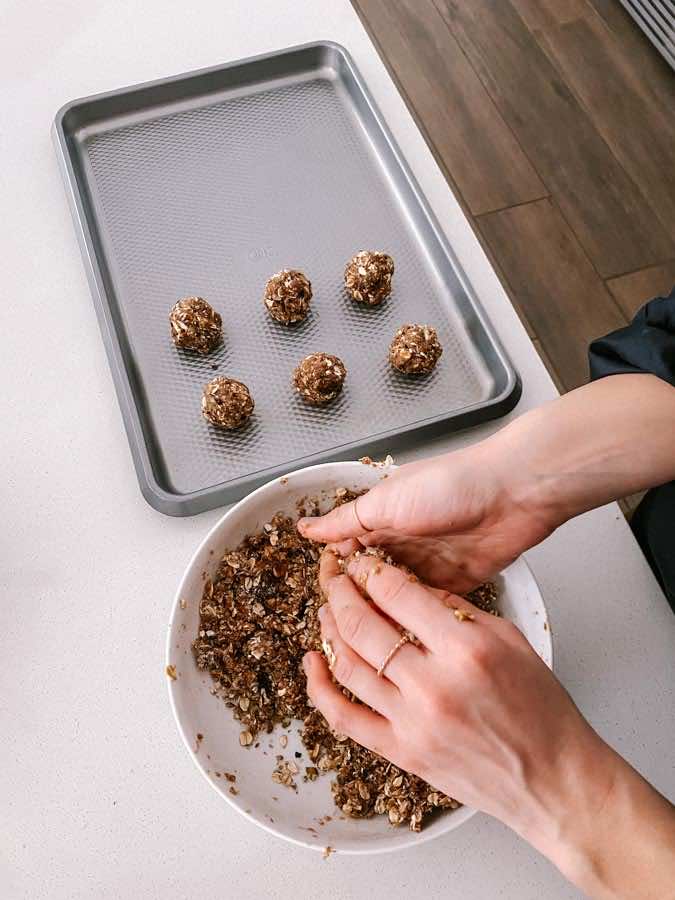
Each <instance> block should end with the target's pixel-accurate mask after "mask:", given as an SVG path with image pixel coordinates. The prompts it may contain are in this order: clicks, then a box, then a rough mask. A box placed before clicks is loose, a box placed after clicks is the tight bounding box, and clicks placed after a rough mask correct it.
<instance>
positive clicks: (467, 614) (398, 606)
mask: <svg viewBox="0 0 675 900" xmlns="http://www.w3.org/2000/svg"><path fill="white" fill-rule="evenodd" d="M347 571H348V573H349V574H350V575H351V576H352V578H353V579H354V580H355V581H356V583H357V584H361V585H363V587H364V590H365V591H366V593H367V594H368V596H369V597H371V598H372V600H373V601H374V602H375V603H376V604H377V606H378V607H379V608H380V609H381V610H382V611H383V612H384V613H385V614H386V615H387V616H389V617H390V618H391V619H393V620H394V621H396V622H399V623H400V624H401V625H402V626H403V627H404V628H405V629H406V630H408V631H411V632H412V633H413V634H414V635H415V636H416V637H417V638H419V640H421V641H422V643H423V644H424V645H425V646H426V647H428V648H429V649H430V650H436V651H441V650H445V649H446V648H447V641H448V638H449V637H450V636H451V629H452V628H453V627H454V625H455V624H456V622H457V621H458V620H461V621H469V622H470V621H474V620H475V618H476V614H477V613H479V612H480V610H478V609H476V607H474V606H472V604H470V603H469V602H468V601H466V600H464V599H463V598H461V597H457V596H455V595H454V594H447V593H445V592H436V591H432V590H430V589H429V588H428V587H426V585H423V584H421V583H420V582H419V580H418V579H417V577H416V576H415V575H412V574H411V573H409V572H403V571H402V570H401V569H398V568H397V567H396V566H391V565H388V564H387V563H384V562H383V561H382V560H379V559H377V557H374V556H369V555H368V554H361V555H359V556H358V557H355V558H353V559H352V560H351V561H350V562H349V564H348V566H347ZM456 610H458V611H459V610H463V611H464V613H463V617H462V616H458V615H457V612H456ZM449 611H451V612H452V613H453V615H448V612H449Z"/></svg>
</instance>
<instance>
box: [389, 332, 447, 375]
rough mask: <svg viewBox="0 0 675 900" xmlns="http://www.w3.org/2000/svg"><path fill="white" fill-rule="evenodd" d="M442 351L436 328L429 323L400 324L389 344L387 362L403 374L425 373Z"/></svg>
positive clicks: (430, 368)
mask: <svg viewBox="0 0 675 900" xmlns="http://www.w3.org/2000/svg"><path fill="white" fill-rule="evenodd" d="M442 353H443V348H442V347H441V344H440V341H439V340H438V335H437V334H436V329H435V328H432V327H431V325H402V326H401V327H400V328H399V329H398V331H397V332H396V334H395V335H394V339H393V341H392V342H391V344H390V345H389V362H390V363H391V365H392V366H393V367H394V368H395V369H396V370H397V371H398V372H403V373H404V374H405V375H426V374H427V373H428V372H431V370H432V369H433V368H434V367H435V365H436V363H437V362H438V360H439V359H440V358H441V354H442Z"/></svg>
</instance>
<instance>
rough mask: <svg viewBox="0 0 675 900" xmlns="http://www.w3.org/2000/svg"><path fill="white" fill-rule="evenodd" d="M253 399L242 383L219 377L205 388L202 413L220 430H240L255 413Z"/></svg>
mask: <svg viewBox="0 0 675 900" xmlns="http://www.w3.org/2000/svg"><path fill="white" fill-rule="evenodd" d="M254 406H255V403H254V402H253V397H251V394H250V393H249V390H248V388H247V387H246V385H245V384H242V383H241V381H235V380H234V378H224V377H223V376H222V375H219V376H218V377H217V378H214V379H213V380H212V381H209V383H208V384H207V385H205V386H204V391H203V393H202V413H203V414H204V418H205V419H206V420H207V421H208V422H210V423H211V424H212V425H217V426H218V428H239V426H240V425H243V424H244V422H245V421H246V420H247V419H248V418H249V416H250V415H251V413H252V412H253V407H254Z"/></svg>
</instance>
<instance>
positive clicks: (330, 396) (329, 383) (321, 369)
mask: <svg viewBox="0 0 675 900" xmlns="http://www.w3.org/2000/svg"><path fill="white" fill-rule="evenodd" d="M346 376H347V369H346V368H345V364H344V363H343V362H342V360H341V359H339V358H338V357H337V356H331V354H330V353H312V354H310V355H309V356H306V357H305V358H304V359H303V360H302V362H301V363H300V365H299V366H298V367H297V368H296V370H295V372H294V373H293V384H294V385H295V389H296V391H297V392H298V393H299V394H300V396H301V397H302V399H303V400H305V401H306V402H307V403H311V404H312V406H323V405H324V404H325V403H330V401H331V400H334V399H335V398H336V397H337V395H338V394H339V393H340V391H341V390H342V385H343V384H344V381H345V378H346Z"/></svg>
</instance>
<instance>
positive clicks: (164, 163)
mask: <svg viewBox="0 0 675 900" xmlns="http://www.w3.org/2000/svg"><path fill="white" fill-rule="evenodd" d="M288 82H289V79H284V81H283V82H280V84H279V86H274V85H272V86H271V87H270V86H269V84H268V85H264V86H262V88H261V86H260V85H258V86H256V85H252V86H250V87H249V88H248V89H247V90H245V91H242V90H238V91H236V92H233V93H232V95H231V96H229V95H227V94H225V95H223V94H222V93H221V94H218V95H214V97H212V98H210V100H209V102H208V103H206V102H205V101H203V100H202V102H201V103H200V104H199V105H193V106H194V108H181V109H179V110H178V111H176V112H170V113H168V114H162V115H160V116H157V113H156V112H155V113H154V116H152V117H150V116H148V117H147V118H146V119H145V120H144V119H143V118H141V119H140V120H138V119H135V120H133V121H131V122H130V123H129V124H123V125H122V126H121V127H119V125H118V126H117V127H109V128H105V127H104V128H102V129H101V128H98V129H96V130H95V131H93V132H92V133H91V134H90V135H88V136H87V137H86V138H85V139H84V140H83V141H82V146H81V148H80V151H79V152H80V153H81V154H82V156H83V158H84V161H85V171H87V173H88V175H87V180H88V189H89V191H90V193H91V196H92V198H93V202H94V204H95V207H96V210H97V218H98V222H97V224H98V228H99V229H100V233H101V236H102V237H101V240H102V245H103V246H104V247H105V248H106V256H107V265H108V268H109V270H110V272H111V278H112V283H113V284H114V288H115V295H116V302H117V304H118V309H119V311H120V317H121V321H122V327H123V329H124V331H125V341H126V356H127V360H126V362H127V368H128V369H130V370H131V372H132V384H134V386H135V394H136V401H137V407H138V409H139V414H140V419H141V421H142V423H143V429H144V432H145V435H146V440H147V441H148V443H149V445H150V446H151V447H153V448H154V449H153V450H152V457H153V468H154V469H155V471H156V474H157V479H158V481H159V482H160V483H162V484H163V486H164V487H165V489H166V490H168V491H170V492H172V493H176V494H187V493H190V492H193V491H198V490H201V489H204V488H208V487H210V486H214V485H218V484H222V483H223V482H231V481H232V480H236V479H239V478H241V477H243V476H247V475H250V474H251V473H254V472H259V471H261V470H267V469H271V468H274V467H279V466H287V467H288V468H289V469H290V468H293V467H294V465H295V464H296V462H297V461H298V460H300V459H302V458H304V457H306V456H308V455H312V454H317V453H325V455H326V458H330V455H331V453H333V452H334V451H335V450H336V449H337V448H339V447H340V446H343V445H345V444H348V443H351V442H357V441H358V442H361V443H362V444H363V445H364V446H365V445H367V443H368V441H369V439H371V438H372V437H373V436H376V435H379V434H382V433H384V432H390V433H391V432H398V431H400V430H404V429H406V428H407V427H409V426H410V425H411V424H412V423H416V422H423V421H425V420H428V419H430V418H433V417H438V416H447V417H448V418H452V416H453V414H455V413H456V412H457V411H459V410H461V409H462V408H465V407H467V406H470V405H473V404H476V403H480V402H484V401H487V400H489V399H490V397H491V396H492V395H493V394H494V392H495V379H494V378H493V375H492V374H491V372H490V370H489V366H488V364H487V363H486V361H485V359H484V358H483V356H482V354H481V353H480V352H479V350H478V348H477V347H476V346H475V343H474V341H473V340H472V337H471V336H470V334H469V327H468V326H467V322H466V313H462V312H460V307H459V306H458V305H456V300H457V298H458V297H459V295H460V294H461V293H462V291H463V289H462V287H461V285H460V282H459V281H458V279H457V278H456V276H455V275H454V273H453V272H452V270H451V269H450V268H448V270H446V271H443V272H439V270H438V267H437V266H436V265H435V264H434V263H432V259H431V256H430V254H429V253H428V252H427V250H426V248H425V245H424V242H423V241H422V240H420V236H419V233H418V229H417V222H416V220H415V212H414V211H413V212H412V213H411V210H410V208H409V198H407V199H402V196H401V194H400V192H399V190H398V186H397V184H396V182H395V180H394V179H393V177H392V173H391V171H390V167H389V166H387V165H386V164H384V163H383V162H382V159H381V157H380V155H379V154H378V152H377V147H376V146H375V145H374V144H373V142H372V141H371V140H370V139H369V135H368V132H367V130H366V128H365V127H364V123H363V120H362V118H361V116H360V114H359V113H358V111H357V108H356V106H355V104H354V103H353V97H352V95H351V94H350V91H349V90H348V89H347V88H346V87H345V84H344V82H343V80H342V79H341V78H340V77H339V76H338V75H337V74H336V73H335V72H334V71H331V70H328V69H325V68H323V69H320V70H317V71H316V72H314V73H309V74H305V75H300V76H298V77H296V78H295V79H291V80H290V83H288ZM364 248H368V249H378V250H379V249H381V250H386V251H387V252H389V253H390V254H391V255H392V256H393V257H394V260H395V265H396V272H395V275H394V290H393V293H392V296H391V297H390V299H389V300H388V301H387V302H385V304H383V305H382V306H380V307H378V308H375V309H370V308H365V307H363V306H362V305H360V304H356V303H354V302H353V301H352V300H351V299H350V298H349V297H348V295H347V293H346V291H345V289H344V287H343V284H342V274H343V270H344V266H345V263H346V261H347V260H348V259H349V257H351V255H352V254H353V253H355V252H356V251H358V250H360V249H364ZM281 268H299V269H301V270H302V271H304V272H305V273H306V274H307V276H308V277H309V278H310V280H311V282H312V286H313V291H314V299H313V303H312V309H311V312H310V316H309V318H308V319H307V320H306V321H305V322H304V323H302V324H301V325H299V326H295V327H291V328H286V327H284V326H282V325H279V324H278V323H276V322H274V321H273V320H272V319H271V318H270V317H269V316H268V314H267V313H266V310H265V308H264V306H263V303H262V294H263V289H264V285H265V281H266V279H267V278H268V277H269V276H270V275H271V274H273V273H274V272H276V271H278V270H279V269H281ZM194 294H197V295H200V296H203V297H205V298H207V299H208V301H209V302H210V303H211V304H212V306H214V308H215V309H216V310H218V311H219V312H220V313H221V315H222V317H223V327H224V343H223V345H222V346H221V347H220V348H219V349H218V350H217V351H216V352H215V353H213V354H211V355H210V356H208V357H206V358H202V357H197V356H196V355H193V354H190V353H188V352H185V351H179V350H176V348H175V347H174V346H173V344H172V343H171V340H170V337H169V328H168V312H169V309H170V308H171V306H172V304H173V303H174V302H175V300H177V299H179V298H180V297H183V296H186V295H194ZM405 322H423V323H428V324H432V325H434V326H435V327H436V328H437V329H438V332H439V337H440V340H441V342H442V345H443V348H444V354H443V356H442V358H441V360H440V362H439V365H438V367H437V369H436V371H435V372H434V373H433V374H432V375H431V376H429V377H427V378H412V379H411V378H407V379H406V378H405V377H403V376H400V375H397V374H396V373H394V372H393V371H392V370H391V369H390V367H389V364H388V362H387V348H388V345H389V342H390V340H391V338H392V336H393V334H394V331H395V330H396V328H397V327H398V326H399V325H401V324H403V323H405ZM317 350H323V351H327V352H330V353H334V354H337V355H338V356H340V357H341V358H342V359H343V360H344V362H345V365H346V366H347V370H348V376H347V381H346V386H345V390H344V392H343V394H342V396H341V397H340V398H339V400H337V401H336V402H335V403H333V404H332V405H331V406H329V407H327V408H324V409H313V408H311V407H309V406H307V405H305V404H304V403H303V402H302V401H301V400H300V399H299V398H298V397H297V395H296V394H295V393H294V391H293V389H292V387H291V383H290V379H291V373H292V370H293V368H294V366H295V365H296V364H297V362H298V361H299V360H300V359H301V358H302V357H303V356H305V355H307V354H308V353H310V352H313V351H317ZM215 366H217V369H215V368H214V367H215ZM216 374H223V375H229V376H233V377H235V378H237V379H239V380H241V381H244V382H245V383H246V384H247V385H248V386H249V388H250V390H251V392H252V394H253V396H254V399H255V402H256V408H255V413H254V416H253V418H252V420H251V422H250V423H249V425H248V426H246V427H244V428H243V429H240V430H238V431H235V432H229V433H228V432H220V431H218V430H216V429H214V428H213V427H212V426H210V425H208V424H207V423H206V422H205V421H204V420H203V418H202V417H201V414H200V396H201V389H202V386H203V384H204V383H205V382H206V381H208V380H209V379H210V378H212V377H214V376H215V375H216ZM230 499H231V498H230ZM221 502H222V501H221ZM211 505H214V504H211Z"/></svg>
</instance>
